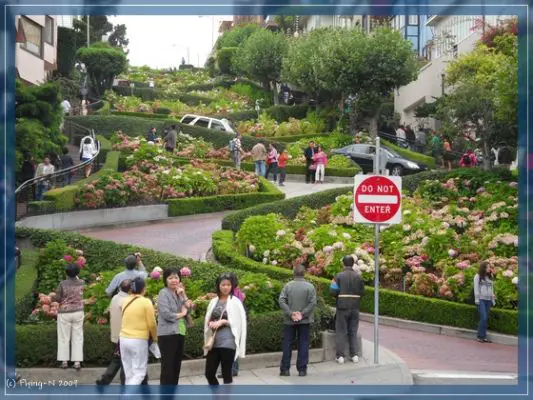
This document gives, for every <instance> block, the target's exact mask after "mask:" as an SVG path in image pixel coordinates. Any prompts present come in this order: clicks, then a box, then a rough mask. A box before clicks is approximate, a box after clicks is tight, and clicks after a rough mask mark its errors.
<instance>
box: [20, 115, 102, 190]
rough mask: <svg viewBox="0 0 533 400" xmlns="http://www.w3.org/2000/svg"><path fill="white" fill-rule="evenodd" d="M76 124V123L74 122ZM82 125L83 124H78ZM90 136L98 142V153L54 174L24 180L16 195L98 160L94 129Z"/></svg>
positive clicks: (90, 131)
mask: <svg viewBox="0 0 533 400" xmlns="http://www.w3.org/2000/svg"><path fill="white" fill-rule="evenodd" d="M74 125H76V124H74ZM78 126H80V127H81V125H78ZM83 128H84V129H87V128H85V127H83ZM88 136H91V137H92V138H93V140H94V143H95V144H96V153H95V154H94V156H93V157H92V158H91V159H89V160H87V161H84V162H82V163H80V164H78V165H73V166H72V167H68V168H64V169H61V170H58V171H55V172H54V173H52V174H49V175H46V176H39V177H36V178H32V179H28V180H27V181H25V182H23V183H22V184H21V185H20V186H19V187H18V188H17V189H16V190H15V195H16V194H17V193H19V192H21V191H22V190H23V189H25V188H28V187H30V186H32V185H35V184H37V183H40V182H43V181H45V180H51V179H54V178H57V177H59V176H63V175H66V174H67V173H72V172H73V171H77V170H80V169H82V168H85V166H87V165H89V164H91V163H92V162H93V161H94V160H96V158H97V157H98V156H99V154H100V147H101V146H100V142H98V141H97V140H96V135H95V133H94V130H93V129H91V130H89V135H88Z"/></svg>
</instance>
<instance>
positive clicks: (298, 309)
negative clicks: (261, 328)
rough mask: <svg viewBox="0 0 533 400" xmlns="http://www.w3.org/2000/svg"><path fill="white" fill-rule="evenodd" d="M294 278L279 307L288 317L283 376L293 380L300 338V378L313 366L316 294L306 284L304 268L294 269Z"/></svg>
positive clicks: (282, 363) (281, 369) (286, 321)
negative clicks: (311, 342) (311, 336)
mask: <svg viewBox="0 0 533 400" xmlns="http://www.w3.org/2000/svg"><path fill="white" fill-rule="evenodd" d="M293 275H294V280H292V281H290V282H289V283H287V284H286V285H285V286H284V287H283V290H282V291H281V294H280V295H279V306H280V307H281V309H282V310H283V312H284V314H285V322H284V329H283V358H282V359H281V365H280V376H290V372H289V370H290V368H291V356H292V343H293V341H294V339H295V338H296V334H298V359H297V360H296V368H297V369H298V373H299V375H300V376H306V375H307V363H308V362H309V329H310V325H311V324H312V323H313V322H314V318H313V313H314V310H315V307H316V290H315V287H314V286H313V285H312V284H311V283H309V282H306V281H305V280H304V275H305V267H304V266H303V265H298V266H296V267H294V270H293Z"/></svg>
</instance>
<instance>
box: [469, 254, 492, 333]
mask: <svg viewBox="0 0 533 400" xmlns="http://www.w3.org/2000/svg"><path fill="white" fill-rule="evenodd" d="M493 278H494V272H493V271H492V269H491V268H490V266H489V263H487V262H485V261H484V262H482V263H481V264H480V265H479V270H478V273H477V274H476V275H475V276H474V301H475V303H476V306H477V310H478V313H479V325H478V328H477V341H478V342H482V343H490V340H488V339H487V325H488V320H489V313H490V309H491V308H492V307H493V306H495V305H496V295H495V294H494V285H493V282H492V279H493Z"/></svg>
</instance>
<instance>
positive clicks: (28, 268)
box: [15, 249, 39, 302]
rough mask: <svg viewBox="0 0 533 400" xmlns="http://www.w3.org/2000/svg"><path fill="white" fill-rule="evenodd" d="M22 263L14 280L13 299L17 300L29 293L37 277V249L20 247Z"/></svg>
mask: <svg viewBox="0 0 533 400" xmlns="http://www.w3.org/2000/svg"><path fill="white" fill-rule="evenodd" d="M21 257H22V263H21V266H20V268H19V269H18V271H17V278H16V280H15V301H16V302H18V301H19V300H20V299H22V298H23V297H24V296H25V295H27V294H28V293H31V291H32V289H33V285H34V283H35V280H36V279H37V260H38V259H39V250H38V249H22V250H21Z"/></svg>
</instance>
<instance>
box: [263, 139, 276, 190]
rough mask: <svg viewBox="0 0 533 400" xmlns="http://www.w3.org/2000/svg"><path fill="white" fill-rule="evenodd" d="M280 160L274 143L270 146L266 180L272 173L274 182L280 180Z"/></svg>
mask: <svg viewBox="0 0 533 400" xmlns="http://www.w3.org/2000/svg"><path fill="white" fill-rule="evenodd" d="M278 158H279V154H278V151H277V150H276V148H275V147H274V145H273V144H272V143H270V144H269V145H268V156H267V170H266V173H265V178H266V179H268V174H270V171H272V175H273V179H272V180H273V182H276V181H277V180H278Z"/></svg>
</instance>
